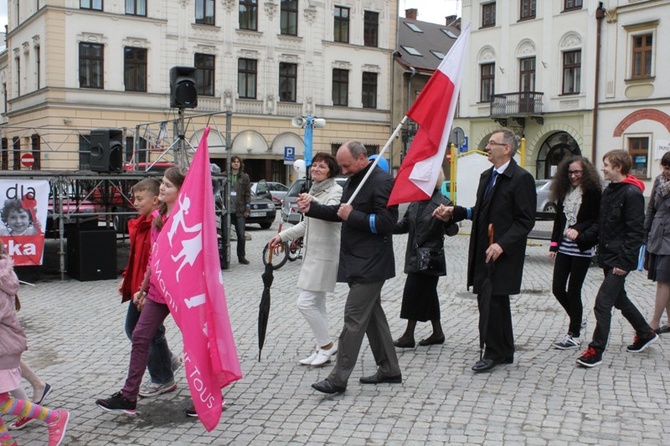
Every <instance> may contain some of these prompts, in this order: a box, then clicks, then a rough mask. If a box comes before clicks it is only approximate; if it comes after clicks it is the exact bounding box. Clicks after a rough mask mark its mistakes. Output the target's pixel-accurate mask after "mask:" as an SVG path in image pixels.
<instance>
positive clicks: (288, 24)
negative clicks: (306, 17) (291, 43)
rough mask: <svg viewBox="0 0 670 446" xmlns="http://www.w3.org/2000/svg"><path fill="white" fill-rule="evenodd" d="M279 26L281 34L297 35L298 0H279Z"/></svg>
mask: <svg viewBox="0 0 670 446" xmlns="http://www.w3.org/2000/svg"><path fill="white" fill-rule="evenodd" d="M279 28H280V32H281V34H284V35H287V36H297V35H298V0H281V17H280V18H279Z"/></svg>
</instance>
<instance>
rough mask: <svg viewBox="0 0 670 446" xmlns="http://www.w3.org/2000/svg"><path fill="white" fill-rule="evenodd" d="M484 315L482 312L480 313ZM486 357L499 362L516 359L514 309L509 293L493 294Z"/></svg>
mask: <svg viewBox="0 0 670 446" xmlns="http://www.w3.org/2000/svg"><path fill="white" fill-rule="evenodd" d="M479 317H480V318H481V317H482V314H481V313H480V314H479ZM484 357H485V358H488V359H493V360H494V361H496V362H498V363H502V362H508V361H511V360H513V359H514V332H513V330H512V310H511V309H510V300H509V296H508V295H493V296H491V303H490V305H489V320H488V324H487V329H486V350H485V351H484Z"/></svg>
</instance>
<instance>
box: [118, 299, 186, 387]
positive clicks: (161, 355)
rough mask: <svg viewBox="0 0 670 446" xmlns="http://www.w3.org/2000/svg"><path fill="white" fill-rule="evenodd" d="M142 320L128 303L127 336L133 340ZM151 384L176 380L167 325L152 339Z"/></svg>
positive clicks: (159, 329) (138, 313)
mask: <svg viewBox="0 0 670 446" xmlns="http://www.w3.org/2000/svg"><path fill="white" fill-rule="evenodd" d="M139 319H140V312H139V311H138V310H137V307H136V306H135V304H133V303H132V302H128V313H127V314H126V335H128V339H130V340H132V339H133V330H135V326H136V325H137V321H138V320H139ZM147 367H148V369H149V376H151V382H152V383H154V384H165V383H168V382H170V381H172V380H173V379H174V375H173V372H172V352H171V351H170V348H169V347H168V343H167V339H165V325H163V324H161V325H160V326H159V327H158V329H157V330H156V334H155V335H154V337H153V338H152V339H151V345H150V346H149V362H148V364H147Z"/></svg>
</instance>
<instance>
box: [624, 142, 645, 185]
mask: <svg viewBox="0 0 670 446" xmlns="http://www.w3.org/2000/svg"><path fill="white" fill-rule="evenodd" d="M628 153H630V156H631V158H633V167H632V169H631V170H630V173H631V175H635V176H636V177H638V178H649V171H648V168H649V137H648V136H643V137H634V138H628Z"/></svg>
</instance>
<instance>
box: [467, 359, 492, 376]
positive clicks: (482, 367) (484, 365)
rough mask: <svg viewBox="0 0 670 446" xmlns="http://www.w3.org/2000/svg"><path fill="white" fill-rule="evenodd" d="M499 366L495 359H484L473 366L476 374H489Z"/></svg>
mask: <svg viewBox="0 0 670 446" xmlns="http://www.w3.org/2000/svg"><path fill="white" fill-rule="evenodd" d="M497 365H498V363H497V362H495V361H494V360H493V359H489V358H483V359H480V360H479V361H477V362H476V363H475V365H473V366H472V371H473V372H475V373H482V372H488V371H490V370H493V369H494V368H495V366H497Z"/></svg>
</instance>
